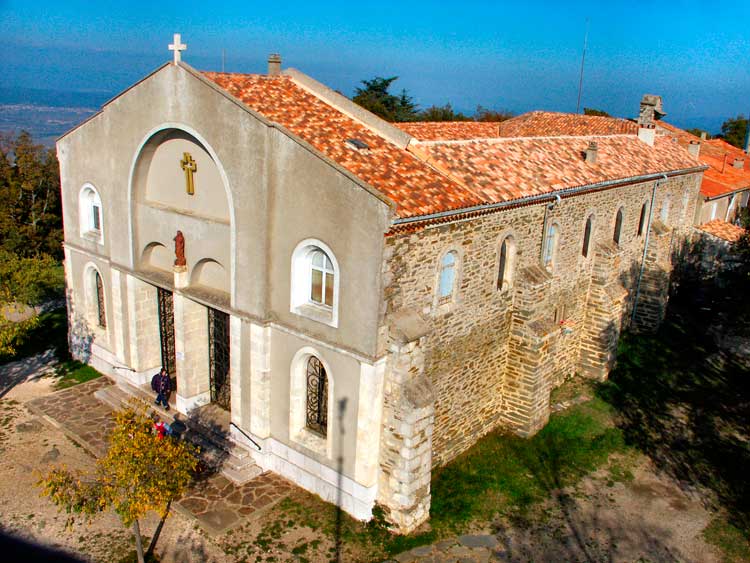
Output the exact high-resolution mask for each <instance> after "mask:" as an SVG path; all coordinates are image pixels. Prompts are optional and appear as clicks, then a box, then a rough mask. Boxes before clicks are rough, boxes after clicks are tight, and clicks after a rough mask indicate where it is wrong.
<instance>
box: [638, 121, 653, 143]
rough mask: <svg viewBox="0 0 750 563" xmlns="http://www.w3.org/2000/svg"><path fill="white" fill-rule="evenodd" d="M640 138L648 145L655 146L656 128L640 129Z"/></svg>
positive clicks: (643, 127) (642, 127)
mask: <svg viewBox="0 0 750 563" xmlns="http://www.w3.org/2000/svg"><path fill="white" fill-rule="evenodd" d="M638 138H639V139H640V140H641V141H643V142H644V143H646V144H647V145H650V146H652V147H653V146H654V140H655V139H656V126H654V125H652V126H651V127H645V126H641V127H639V128H638Z"/></svg>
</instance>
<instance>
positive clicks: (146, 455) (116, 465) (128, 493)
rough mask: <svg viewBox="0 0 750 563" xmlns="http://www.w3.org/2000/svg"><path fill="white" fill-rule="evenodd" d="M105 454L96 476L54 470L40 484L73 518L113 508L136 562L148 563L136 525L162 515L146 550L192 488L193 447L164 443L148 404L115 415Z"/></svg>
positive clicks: (134, 406)
mask: <svg viewBox="0 0 750 563" xmlns="http://www.w3.org/2000/svg"><path fill="white" fill-rule="evenodd" d="M114 418H115V426H114V429H113V430H112V434H111V435H110V438H109V447H108V449H107V453H106V454H105V455H104V456H103V457H102V458H100V459H99V460H97V463H96V469H95V471H94V472H93V473H92V474H89V475H85V474H80V473H79V474H73V473H71V472H70V471H68V470H67V469H65V468H64V467H57V468H54V469H52V470H51V471H50V472H49V473H48V474H47V475H46V476H45V477H44V478H42V479H41V480H40V482H39V484H40V485H41V486H42V489H43V492H42V494H43V495H46V496H48V497H49V498H50V499H51V500H52V502H54V503H55V504H56V505H58V506H59V507H61V508H64V509H65V510H66V512H68V513H69V514H73V515H74V516H75V515H76V514H82V515H86V516H91V515H93V514H96V513H98V512H101V511H103V510H106V509H108V508H113V509H114V510H115V512H116V513H117V514H118V515H119V516H120V519H121V520H122V523H123V525H124V526H125V527H132V529H133V535H134V536H135V545H136V553H137V554H138V563H144V561H145V558H144V553H143V544H142V542H141V531H140V525H139V523H138V521H139V520H140V519H141V518H143V517H144V516H145V515H146V513H148V512H149V511H152V510H153V511H155V512H157V513H158V514H159V515H160V516H161V522H160V523H159V526H158V527H157V529H156V532H155V534H154V538H153V540H152V541H151V545H150V546H149V548H148V552H147V554H148V555H150V554H151V552H152V551H153V548H154V546H155V544H156V541H157V540H158V538H159V533H160V532H161V528H162V525H163V523H164V520H165V519H166V518H167V516H168V514H169V509H170V506H171V503H172V501H173V500H174V499H175V498H177V497H178V496H179V495H181V494H182V493H183V492H184V490H185V489H186V487H187V486H188V485H189V484H190V482H191V480H192V478H193V474H194V472H195V469H196V465H197V458H196V456H195V452H194V450H193V448H192V446H189V445H188V444H187V443H185V442H183V441H179V440H175V439H171V438H169V437H166V438H163V439H160V438H159V437H158V436H157V435H156V434H155V433H154V431H153V422H152V420H151V419H150V418H149V416H148V411H147V407H146V405H145V404H141V403H133V404H131V405H128V406H127V407H126V408H125V409H123V410H120V411H117V412H116V413H115V414H114Z"/></svg>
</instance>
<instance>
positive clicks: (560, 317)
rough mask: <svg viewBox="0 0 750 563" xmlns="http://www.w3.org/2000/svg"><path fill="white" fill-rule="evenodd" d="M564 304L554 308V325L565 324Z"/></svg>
mask: <svg viewBox="0 0 750 563" xmlns="http://www.w3.org/2000/svg"><path fill="white" fill-rule="evenodd" d="M565 320H566V319H565V304H564V303H560V304H559V305H558V306H557V307H555V314H554V322H555V324H561V323H563V322H565Z"/></svg>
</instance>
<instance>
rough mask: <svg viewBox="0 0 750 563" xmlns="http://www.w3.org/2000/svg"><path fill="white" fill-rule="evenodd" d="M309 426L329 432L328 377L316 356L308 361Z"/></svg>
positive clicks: (315, 429) (314, 429)
mask: <svg viewBox="0 0 750 563" xmlns="http://www.w3.org/2000/svg"><path fill="white" fill-rule="evenodd" d="M306 423H307V427H308V428H310V429H311V430H313V431H315V432H317V433H318V434H321V435H322V436H325V435H326V434H327V432H328V378H327V376H326V370H325V368H324V367H323V364H322V363H321V362H320V360H319V359H318V358H316V357H315V356H310V359H309V360H308V361H307V420H306Z"/></svg>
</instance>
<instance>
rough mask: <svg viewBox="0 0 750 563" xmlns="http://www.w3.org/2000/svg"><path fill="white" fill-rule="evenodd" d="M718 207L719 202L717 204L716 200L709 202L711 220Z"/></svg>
mask: <svg viewBox="0 0 750 563" xmlns="http://www.w3.org/2000/svg"><path fill="white" fill-rule="evenodd" d="M718 209H719V204H718V202H715V201H714V202H713V203H712V204H711V220H712V221H713V220H714V219H716V212H717V211H718Z"/></svg>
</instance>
